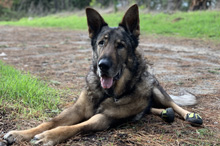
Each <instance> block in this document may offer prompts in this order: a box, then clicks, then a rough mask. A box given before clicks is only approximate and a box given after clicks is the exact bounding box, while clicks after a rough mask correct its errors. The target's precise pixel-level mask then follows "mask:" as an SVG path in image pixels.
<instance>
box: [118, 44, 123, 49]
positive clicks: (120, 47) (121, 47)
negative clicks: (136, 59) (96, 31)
mask: <svg viewBox="0 0 220 146" xmlns="http://www.w3.org/2000/svg"><path fill="white" fill-rule="evenodd" d="M124 47H125V46H124V44H122V43H118V44H117V48H118V49H123V48H124Z"/></svg>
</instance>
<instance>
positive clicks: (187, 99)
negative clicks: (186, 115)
mask: <svg viewBox="0 0 220 146" xmlns="http://www.w3.org/2000/svg"><path fill="white" fill-rule="evenodd" d="M170 97H171V98H172V99H173V101H174V102H175V103H176V104H178V105H180V106H187V105H195V104H197V100H196V96H194V95H193V94H191V93H188V92H185V93H184V95H181V96H174V95H170Z"/></svg>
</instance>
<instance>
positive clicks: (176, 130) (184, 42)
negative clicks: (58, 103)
mask: <svg viewBox="0 0 220 146" xmlns="http://www.w3.org/2000/svg"><path fill="white" fill-rule="evenodd" d="M139 47H140V48H142V49H143V50H144V53H145V56H146V58H147V59H148V61H149V62H150V64H151V67H150V70H151V72H152V73H153V74H154V75H155V76H156V77H157V78H158V80H159V81H160V83H161V84H162V85H163V87H164V88H165V89H166V90H167V92H168V93H169V94H173V95H181V94H184V92H186V91H188V92H190V93H193V94H194V95H196V97H197V99H198V104H197V105H195V106H192V107H184V108H186V109H188V110H190V111H193V112H197V113H199V114H200V115H201V116H202V117H203V120H204V124H203V126H201V127H192V126H191V125H189V124H188V123H186V122H184V121H183V120H182V119H180V118H179V117H178V116H177V117H176V119H175V121H174V122H173V123H172V124H168V123H166V122H164V121H162V120H161V119H160V118H159V117H157V116H154V115H151V114H150V115H146V116H145V117H144V118H143V119H142V120H140V121H138V122H135V123H134V122H128V123H126V124H123V125H120V126H118V127H115V128H111V129H109V130H106V131H102V132H97V133H89V134H81V135H77V136H76V137H73V138H71V139H70V140H68V141H66V142H64V143H62V144H59V146H64V145H220V112H219V110H220V43H217V42H211V41H204V40H199V39H186V38H174V37H159V36H144V35H142V36H141V38H140V46H139ZM91 54H92V53H91V47H90V40H89V38H88V34H87V32H86V31H74V30H62V29H52V28H30V27H12V26H0V60H2V61H4V62H6V63H7V64H10V65H13V66H14V67H15V68H17V69H19V70H24V71H29V72H30V73H32V74H33V75H36V76H39V77H40V78H42V80H46V81H48V82H49V83H50V84H51V86H54V87H56V88H59V89H70V90H71V94H70V95H69V97H68V98H67V97H65V98H63V99H62V100H63V101H65V102H66V104H64V105H62V108H65V107H67V106H69V105H70V104H72V103H73V102H74V100H75V99H76V98H77V96H78V95H79V93H80V91H81V89H82V88H83V86H84V85H85V82H84V77H85V75H86V73H87V71H88V70H89V65H90V63H91ZM0 109H1V111H0V130H1V131H0V139H1V138H2V136H3V135H4V134H5V133H6V132H7V131H9V130H11V129H18V128H19V129H27V128H30V127H34V126H36V125H37V124H39V123H40V121H37V120H36V119H33V120H25V119H24V120H22V119H20V118H19V117H13V116H11V113H12V111H11V110H10V108H9V109H4V110H3V109H2V107H1V105H0ZM48 119H49V117H48ZM14 145H16V146H17V145H30V144H29V143H27V142H21V143H15V144H14Z"/></svg>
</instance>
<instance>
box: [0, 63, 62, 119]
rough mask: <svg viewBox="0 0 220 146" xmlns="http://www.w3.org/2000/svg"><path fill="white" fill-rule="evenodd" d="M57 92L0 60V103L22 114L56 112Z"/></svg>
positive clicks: (58, 98) (58, 99)
mask: <svg viewBox="0 0 220 146" xmlns="http://www.w3.org/2000/svg"><path fill="white" fill-rule="evenodd" d="M59 101H60V97H59V93H58V91H56V90H55V89H53V88H51V87H49V86H48V85H47V84H46V83H45V82H43V81H41V80H39V79H38V78H37V77H33V76H32V75H30V74H29V73H22V72H21V71H19V70H16V69H14V68H13V67H11V66H8V65H5V64H4V63H3V62H2V61H0V105H1V106H6V107H9V108H12V109H15V110H16V112H18V113H22V114H24V115H32V116H36V114H37V115H38V116H42V115H44V113H52V112H58V111H59V110H58V103H59Z"/></svg>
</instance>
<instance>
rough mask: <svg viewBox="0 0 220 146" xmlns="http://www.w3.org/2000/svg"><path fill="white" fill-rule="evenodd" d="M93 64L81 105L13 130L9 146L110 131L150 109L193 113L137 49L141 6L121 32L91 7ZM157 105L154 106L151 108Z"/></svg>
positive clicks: (48, 142) (126, 18) (126, 17)
mask: <svg viewBox="0 0 220 146" xmlns="http://www.w3.org/2000/svg"><path fill="white" fill-rule="evenodd" d="M86 14H87V22H88V27H89V36H90V38H91V45H92V50H93V62H92V65H91V69H90V71H89V73H88V75H87V77H86V87H85V88H84V89H83V91H82V93H81V95H80V97H79V99H78V100H77V102H76V103H75V104H74V105H73V106H72V107H70V108H68V109H66V110H64V111H63V112H62V113H61V114H60V115H58V116H56V117H55V118H54V119H52V120H51V121H49V122H45V123H42V124H40V125H39V126H37V127H35V128H32V129H29V130H23V131H10V132H9V133H7V134H6V135H5V136H4V138H5V139H6V140H8V141H9V142H12V141H14V140H15V139H16V140H27V141H29V140H31V139H32V142H33V143H34V144H44V145H55V144H57V143H60V142H62V141H64V140H66V139H68V138H70V137H73V136H74V135H76V134H78V133H81V132H87V131H98V130H104V129H107V128H109V127H110V126H111V125H112V124H115V123H117V122H120V121H121V119H126V118H129V119H131V118H132V119H135V120H138V119H140V118H141V117H142V116H143V115H144V113H146V112H148V111H150V112H152V113H153V114H157V115H160V114H161V112H162V111H164V110H163V109H156V108H151V105H157V106H158V105H159V106H161V107H165V108H167V107H171V108H173V109H174V111H175V112H177V113H178V114H179V115H181V116H182V118H183V119H186V118H187V117H186V116H187V114H188V113H190V112H189V111H186V110H184V109H182V108H181V107H179V106H178V105H177V104H175V103H174V102H173V100H172V99H171V98H170V96H169V95H168V94H167V93H166V92H165V91H164V90H163V88H162V87H161V86H160V84H159V83H158V81H157V80H156V78H155V77H154V76H153V75H151V74H150V73H149V72H148V71H147V65H146V62H145V60H144V57H143V56H142V53H140V52H139V51H138V49H137V46H138V37H139V34H140V28H139V14H138V6H137V5H133V6H132V7H130V8H129V9H128V11H127V12H126V13H125V15H124V17H123V19H122V21H121V23H120V24H119V26H118V27H116V28H110V27H108V24H107V23H106V22H105V21H104V19H103V18H102V17H101V15H100V14H99V13H98V12H97V11H95V10H94V9H92V8H87V9H86ZM151 103H152V104H151Z"/></svg>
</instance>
